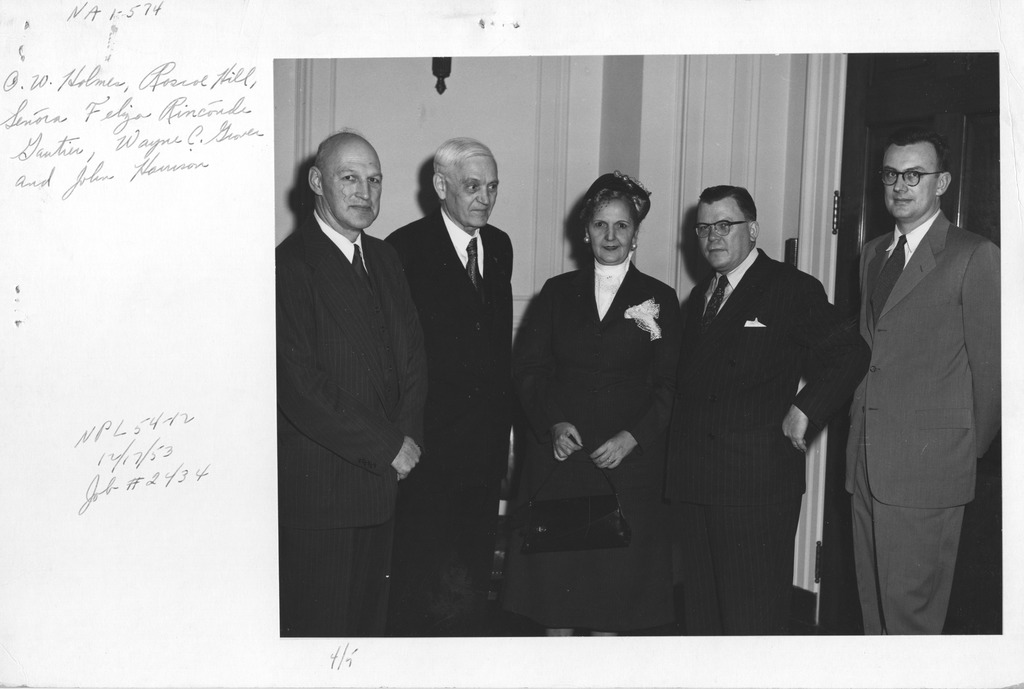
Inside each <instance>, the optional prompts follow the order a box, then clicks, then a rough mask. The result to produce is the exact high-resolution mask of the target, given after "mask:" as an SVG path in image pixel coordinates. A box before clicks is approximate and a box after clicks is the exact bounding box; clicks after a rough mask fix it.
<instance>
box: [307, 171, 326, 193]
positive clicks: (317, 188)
mask: <svg viewBox="0 0 1024 689" xmlns="http://www.w3.org/2000/svg"><path fill="white" fill-rule="evenodd" d="M323 182H324V180H323V176H322V175H321V174H320V168H318V167H317V166H315V165H314V166H313V167H311V168H309V188H310V189H312V190H313V193H314V194H316V195H317V196H323V195H324V185H323Z"/></svg>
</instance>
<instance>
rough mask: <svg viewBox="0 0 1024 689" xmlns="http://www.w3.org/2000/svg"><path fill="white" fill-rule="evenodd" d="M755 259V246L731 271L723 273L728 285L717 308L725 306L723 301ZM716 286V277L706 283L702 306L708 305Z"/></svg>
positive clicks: (720, 308) (726, 299) (727, 298)
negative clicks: (708, 283) (706, 287)
mask: <svg viewBox="0 0 1024 689" xmlns="http://www.w3.org/2000/svg"><path fill="white" fill-rule="evenodd" d="M755 260H757V247H756V246H755V247H752V248H751V249H750V253H749V254H747V257H746V258H745V259H743V262H742V263H740V264H739V265H738V266H736V267H735V268H733V269H732V270H731V271H729V272H728V273H726V274H725V277H727V278H729V286H728V287H726V288H725V295H723V298H722V304H721V306H719V307H718V310H719V311H721V310H722V306H725V302H727V301H729V295H731V294H732V291H733V290H734V289H736V287H737V286H738V285H739V284H740V280H742V279H743V276H744V275H746V274H747V271H748V270H750V266H752V265H754V261H755ZM717 286H718V278H716V279H714V280H712V281H711V284H710V285H708V289H707V291H706V292H704V308H705V309H706V308H707V306H708V302H709V301H710V300H711V295H712V294H714V293H715V287H717Z"/></svg>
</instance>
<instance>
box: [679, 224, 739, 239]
mask: <svg viewBox="0 0 1024 689" xmlns="http://www.w3.org/2000/svg"><path fill="white" fill-rule="evenodd" d="M745 222H750V221H749V220H719V221H718V222H713V223H703V222H702V223H697V226H696V227H694V228H693V229H695V230H696V231H697V236H698V237H700V238H701V239H704V238H705V237H707V236H708V235H709V234H711V230H714V231H715V234H716V235H717V236H719V237H724V236H726V235H727V234H729V233H730V232H731V231H732V226H733V225H742V224H743V223H745Z"/></svg>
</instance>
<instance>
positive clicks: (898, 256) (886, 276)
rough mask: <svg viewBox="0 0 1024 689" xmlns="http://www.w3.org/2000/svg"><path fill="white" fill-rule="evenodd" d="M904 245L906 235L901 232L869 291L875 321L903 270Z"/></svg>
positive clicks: (904, 258)
mask: <svg viewBox="0 0 1024 689" xmlns="http://www.w3.org/2000/svg"><path fill="white" fill-rule="evenodd" d="M906 245H907V236H906V235H903V234H901V235H900V240H899V241H898V242H896V248H895V249H893V250H892V255H891V256H889V260H888V261H886V262H885V265H884V266H882V272H881V273H879V274H878V283H877V284H876V285H875V291H874V292H872V293H871V308H872V310H873V312H874V315H875V322H876V323H877V322H878V316H879V315H880V314H881V313H882V308H883V307H885V301H886V299H888V298H889V294H890V293H891V292H892V288H893V286H895V285H896V281H897V280H899V279H900V273H902V272H903V264H904V263H906V260H907V259H906V248H905V247H906Z"/></svg>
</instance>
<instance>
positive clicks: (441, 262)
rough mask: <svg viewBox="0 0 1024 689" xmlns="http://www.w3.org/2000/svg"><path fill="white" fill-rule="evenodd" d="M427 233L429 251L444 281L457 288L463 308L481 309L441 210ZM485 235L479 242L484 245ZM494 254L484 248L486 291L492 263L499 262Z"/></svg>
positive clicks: (437, 212) (481, 233) (435, 213)
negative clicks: (493, 261) (428, 235)
mask: <svg viewBox="0 0 1024 689" xmlns="http://www.w3.org/2000/svg"><path fill="white" fill-rule="evenodd" d="M427 231H428V232H429V233H430V237H429V240H430V241H429V242H428V243H427V245H428V251H430V252H431V253H432V254H433V263H434V265H437V266H438V270H439V271H440V272H441V275H442V277H443V279H444V280H446V281H448V282H451V283H452V284H453V285H454V286H455V292H454V293H455V294H456V295H458V297H459V299H460V300H461V301H462V306H463V308H474V309H479V308H481V307H482V304H481V303H480V297H479V296H478V295H477V293H476V290H475V289H474V288H473V283H472V281H470V279H469V275H468V274H467V273H466V265H465V264H464V263H463V262H462V261H461V260H459V254H458V252H456V251H455V246H454V245H453V244H452V238H451V235H450V234H448V227H447V226H446V225H445V224H444V218H443V217H442V215H441V209H440V208H438V209H437V210H436V211H434V215H433V217H432V218H431V222H430V224H429V226H428V230H427ZM483 234H484V233H483V231H482V230H481V232H480V238H479V239H478V240H477V241H478V242H480V243H483ZM492 253H493V252H490V251H488V250H487V247H484V289H486V285H487V279H488V275H487V274H488V273H491V272H493V271H491V270H489V268H490V267H491V261H492V260H495V261H496V260H497V258H496V257H495V256H492V255H491V254H492ZM496 270H498V269H497V268H494V271H496Z"/></svg>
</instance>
